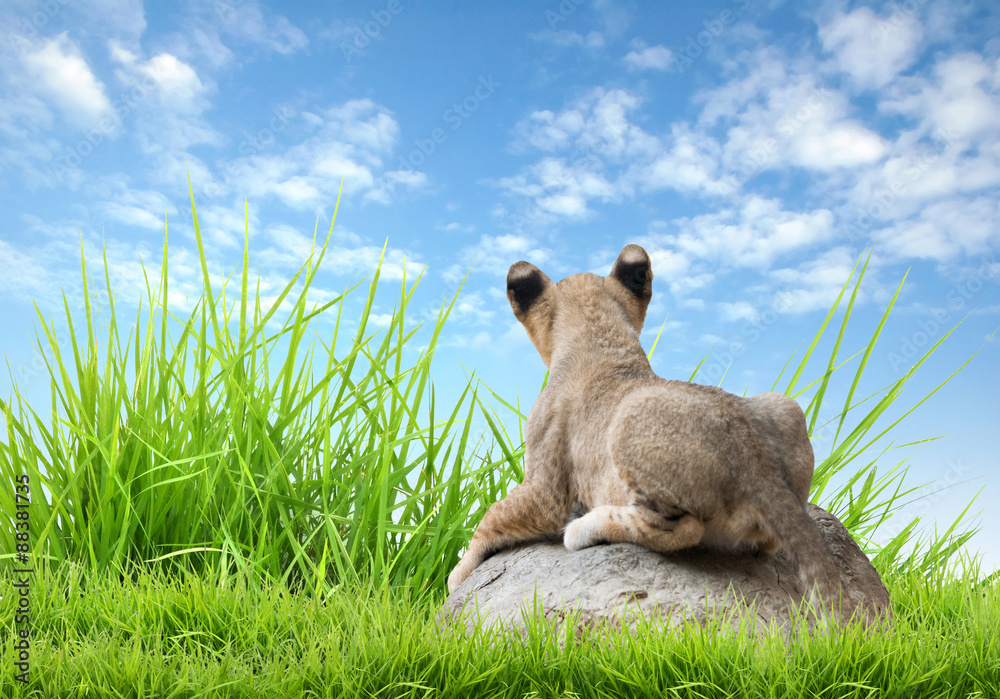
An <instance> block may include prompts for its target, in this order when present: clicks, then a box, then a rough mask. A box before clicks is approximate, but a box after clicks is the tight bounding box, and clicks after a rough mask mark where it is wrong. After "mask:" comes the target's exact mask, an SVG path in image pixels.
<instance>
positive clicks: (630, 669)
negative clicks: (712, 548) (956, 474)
mask: <svg viewBox="0 0 1000 699" xmlns="http://www.w3.org/2000/svg"><path fill="white" fill-rule="evenodd" d="M886 582H887V583H888V587H889V590H890V594H891V595H892V596H893V598H894V600H895V606H896V611H897V617H896V629H895V631H894V632H892V633H887V634H878V635H875V636H874V637H871V638H865V637H864V636H863V635H861V634H860V633H858V631H857V630H850V631H847V632H845V633H842V634H840V635H839V636H837V637H824V636H819V635H816V636H813V637H808V636H801V637H800V638H799V639H798V640H797V641H795V642H794V643H792V644H790V645H786V641H785V639H784V637H783V636H781V635H777V634H776V635H773V636H770V637H768V638H766V639H765V640H764V641H763V642H762V643H760V644H759V645H758V644H755V643H753V642H749V641H748V640H747V639H746V638H742V637H734V636H732V635H728V636H727V635H722V634H719V633H717V629H712V628H709V629H706V630H694V631H690V632H687V633H682V634H672V633H662V632H653V633H649V632H648V631H651V630H650V629H645V631H647V632H646V633H643V632H642V631H643V629H640V632H639V633H636V634H628V633H620V632H615V631H606V632H605V635H603V636H589V635H587V636H584V637H583V638H582V639H581V640H580V641H579V642H576V641H573V640H569V642H566V641H567V639H566V638H565V637H562V636H560V635H558V634H556V633H553V632H551V631H549V630H547V629H546V628H545V627H543V626H535V627H534V628H533V630H532V632H531V633H530V635H529V636H528V637H527V638H525V639H522V638H521V637H520V636H517V635H510V636H501V637H499V638H497V637H496V636H494V635H491V634H490V633H488V632H486V631H483V630H480V631H477V632H475V633H473V634H471V635H470V634H468V633H467V632H465V631H463V630H445V631H439V630H438V629H437V627H436V625H435V615H436V613H437V606H436V602H437V600H435V601H434V603H431V600H428V599H426V598H424V597H414V596H413V595H412V594H410V593H408V592H407V591H406V590H405V589H401V588H378V589H376V588H372V587H364V586H362V587H360V588H353V589H347V588H344V589H342V590H340V591H338V592H336V593H334V594H332V595H330V596H328V597H327V598H325V599H324V600H322V601H320V600H319V599H318V598H316V597H315V596H314V597H312V598H311V599H306V598H305V597H303V596H302V595H296V594H294V593H290V592H289V591H288V589H287V587H285V586H282V585H281V584H265V585H259V584H258V585H251V584H247V582H246V581H245V580H243V579H242V578H241V577H240V576H236V577H235V578H231V579H230V580H229V581H228V582H227V583H225V584H224V585H220V584H218V581H217V579H216V576H211V575H208V576H198V575H182V576H176V575H166V574H165V573H163V572H159V573H144V574H140V575H138V576H137V577H135V578H134V579H130V578H127V577H122V576H120V575H118V574H115V573H107V572H105V573H85V572H84V571H83V569H81V568H76V569H72V570H71V569H68V568H61V569H60V570H59V571H57V572H55V573H52V574H44V575H42V576H41V577H39V578H38V579H36V580H34V582H33V584H34V590H35V594H34V597H33V601H32V604H33V608H34V614H35V618H36V621H35V634H34V636H33V638H32V650H31V652H32V662H33V663H34V668H33V670H32V672H31V684H30V685H29V686H28V687H26V688H20V687H19V688H18V690H17V691H16V693H15V692H11V693H10V694H4V696H32V695H33V696H41V697H46V698H53V699H54V698H55V697H86V696H90V697H95V696H100V697H104V696H108V697H168V696H169V697H178V698H180V697H375V696H379V697H383V696H384V697H462V698H465V697H468V698H472V697H523V696H539V697H559V696H568V697H573V696H579V697H692V698H694V697H734V698H748V699H749V698H751V697H788V696H815V697H901V698H902V697H905V698H908V699H909V698H917V697H956V698H958V697H996V696H1000V637H998V636H997V635H996V634H995V628H994V626H995V620H996V619H997V618H998V617H1000V584H998V583H997V581H996V580H994V581H993V582H992V584H989V585H986V584H984V585H981V586H979V587H973V586H971V585H969V584H966V583H964V582H962V581H961V580H958V579H956V578H954V577H951V576H947V575H942V574H938V575H932V576H930V577H928V576H926V575H925V574H923V573H919V572H912V573H910V574H908V575H905V576H892V575H890V576H887V577H886ZM0 591H2V594H3V601H2V602H0V614H2V616H0V618H3V619H10V618H12V615H13V608H12V607H13V604H12V603H11V601H10V600H12V599H13V598H14V596H12V595H11V593H12V592H13V590H12V589H11V588H10V587H9V585H6V584H2V585H0ZM14 672H15V671H14V669H13V667H12V663H10V662H9V661H8V660H6V659H5V661H4V662H3V663H2V664H0V687H7V688H9V687H13V686H15V685H16V683H15V682H14V681H13V674H14ZM532 693H535V694H532Z"/></svg>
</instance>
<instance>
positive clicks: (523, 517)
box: [448, 245, 840, 605]
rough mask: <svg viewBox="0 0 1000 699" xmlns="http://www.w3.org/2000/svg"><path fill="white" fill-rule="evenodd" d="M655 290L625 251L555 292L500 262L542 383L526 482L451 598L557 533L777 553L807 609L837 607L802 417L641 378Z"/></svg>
mask: <svg viewBox="0 0 1000 699" xmlns="http://www.w3.org/2000/svg"><path fill="white" fill-rule="evenodd" d="M652 282H653V274H652V271H651V270H650V262H649V256H648V255H647V254H646V251H645V250H643V249H642V248H641V247H639V246H638V245H629V246H627V247H626V248H625V249H624V250H622V252H621V254H620V255H619V256H618V259H617V260H616V261H615V264H614V266H613V267H612V268H611V274H610V275H609V276H607V277H599V276H597V275H594V274H574V275H573V276H571V277H567V278H566V279H563V280H562V281H561V282H559V283H557V284H556V283H553V282H552V281H551V280H550V279H549V278H548V277H547V276H546V275H545V274H544V273H543V272H542V271H541V270H540V269H538V268H537V267H535V266H534V265H531V264H529V263H527V262H518V263H516V264H514V265H513V266H512V267H511V268H510V272H509V273H508V274H507V298H508V299H509V300H510V305H511V308H512V309H513V311H514V315H515V316H516V317H517V319H518V320H519V321H520V322H521V323H522V324H523V325H524V327H525V329H526V330H527V331H528V337H530V338H531V341H532V343H533V344H534V345H535V347H536V348H537V349H538V352H539V353H540V354H541V355H542V361H544V362H545V364H546V366H548V368H549V381H548V384H547V386H546V387H545V390H543V391H542V393H541V395H540V396H539V397H538V400H537V401H535V405H534V407H533V408H532V410H531V414H530V416H529V417H528V424H527V431H526V434H525V442H526V455H525V466H524V482H523V483H521V484H520V485H518V486H517V487H515V488H514V489H513V490H511V491H510V493H509V494H508V495H507V497H506V498H504V499H503V500H501V501H500V502H498V503H496V504H495V505H493V506H492V507H490V508H489V510H488V511H487V512H486V515H485V516H484V517H483V520H482V522H480V524H479V527H478V528H477V529H476V533H475V535H474V536H473V537H472V541H471V542H470V544H469V548H468V551H467V552H466V554H465V556H464V557H463V558H462V560H461V562H460V563H459V564H458V565H457V566H456V567H455V569H454V570H453V571H452V573H451V575H450V576H449V578H448V588H449V590H452V591H454V590H455V588H456V587H458V586H459V585H460V584H461V583H462V581H464V580H465V579H466V578H467V577H468V576H469V574H470V573H472V571H473V570H474V569H475V568H476V566H478V565H479V564H480V563H482V562H483V560H485V559H486V558H487V557H488V556H490V555H491V554H493V553H495V552H496V551H498V550H500V549H503V548H506V547H509V546H512V545H514V544H518V543H522V542H526V541H531V540H538V539H545V538H550V537H553V536H559V535H560V534H562V535H563V539H564V542H565V545H566V548H568V549H570V550H571V551H576V550H579V549H582V548H586V547H588V546H593V545H595V544H601V543H615V542H634V543H636V544H640V545H642V546H645V547H647V548H650V549H653V550H655V551H661V552H664V553H667V552H670V551H677V550H678V549H683V548H687V547H689V546H694V545H695V544H705V545H708V546H712V547H716V548H719V547H721V548H726V549H738V548H745V547H746V546H747V545H750V546H754V547H757V548H759V549H760V550H762V551H764V552H767V553H770V552H773V551H776V550H777V549H779V548H780V547H782V546H783V547H785V549H786V550H787V551H788V552H789V553H790V554H791V556H792V557H793V558H794V559H795V560H796V561H797V563H798V566H799V571H800V576H801V580H802V584H803V588H804V590H805V591H807V592H809V593H810V599H811V600H812V601H814V602H815V601H816V600H815V595H816V594H817V593H818V594H819V596H820V597H821V598H822V600H823V601H824V603H826V604H828V605H833V604H835V602H836V600H837V599H838V597H839V593H840V578H839V575H838V572H837V567H836V565H835V563H834V560H833V557H832V555H831V554H830V550H829V549H828V548H827V546H826V544H825V542H824V541H823V538H822V537H821V536H820V533H819V531H818V530H817V528H816V526H815V524H814V523H813V521H812V519H811V518H810V517H809V516H808V515H807V514H806V511H805V503H806V499H807V497H808V495H809V486H810V484H811V482H812V473H813V450H812V445H811V444H810V443H809V435H808V433H807V430H806V422H805V417H804V415H803V413H802V409H801V408H800V407H799V405H798V403H796V402H795V401H794V400H792V399H791V398H787V397H786V396H784V395H781V394H778V393H764V394H761V395H758V396H752V397H750V398H741V397H739V396H735V395H732V394H730V393H727V392H726V391H723V390H722V389H719V388H714V387H710V386H699V385H697V384H691V383H687V382H684V381H667V380H665V379H662V378H660V377H659V376H657V375H656V374H654V373H653V370H652V368H651V367H650V366H649V361H648V360H647V358H646V353H645V352H644V351H643V349H642V347H641V345H640V344H639V333H640V331H641V330H642V324H643V321H644V320H645V317H646V307H647V306H648V305H649V299H650V297H651V295H652ZM580 513H586V514H583V516H582V517H579V518H578V519H574V520H572V521H570V519H571V516H572V515H575V514H580Z"/></svg>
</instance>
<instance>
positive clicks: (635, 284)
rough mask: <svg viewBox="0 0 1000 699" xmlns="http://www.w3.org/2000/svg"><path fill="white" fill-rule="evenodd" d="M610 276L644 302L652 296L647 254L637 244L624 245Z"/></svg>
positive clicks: (651, 275) (651, 271) (651, 276)
mask: <svg viewBox="0 0 1000 699" xmlns="http://www.w3.org/2000/svg"><path fill="white" fill-rule="evenodd" d="M611 276H612V277H614V278H615V279H617V280H618V281H619V282H620V283H621V285H622V286H624V287H625V288H626V289H628V290H629V291H630V292H632V294H633V295H635V296H636V297H637V298H638V299H640V300H641V301H643V302H644V303H649V299H650V298H652V296H653V270H652V269H651V267H650V263H649V255H647V254H646V251H645V250H643V249H642V248H641V247H639V246H638V245H626V246H625V249H624V250H622V251H621V254H620V255H618V259H617V260H615V264H614V266H613V267H612V268H611Z"/></svg>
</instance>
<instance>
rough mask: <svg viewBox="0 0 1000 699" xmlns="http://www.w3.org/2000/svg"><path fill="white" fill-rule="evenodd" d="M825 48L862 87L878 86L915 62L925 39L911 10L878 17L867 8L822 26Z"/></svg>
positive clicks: (859, 9) (821, 33)
mask: <svg viewBox="0 0 1000 699" xmlns="http://www.w3.org/2000/svg"><path fill="white" fill-rule="evenodd" d="M819 36H820V39H821V40H822V42H823V48H824V49H826V50H827V51H829V52H832V53H833V54H834V55H835V57H836V61H837V64H838V66H839V67H840V69H841V70H842V71H844V72H846V73H848V74H849V75H850V76H851V77H852V78H853V80H854V81H855V82H856V83H857V84H858V85H859V86H860V87H863V88H879V87H882V86H884V85H885V84H886V83H888V82H889V81H890V80H892V79H893V78H894V77H896V75H898V74H899V73H900V72H901V71H903V70H905V69H906V68H908V67H909V66H910V65H912V63H913V61H914V60H915V59H916V57H917V54H918V47H919V44H920V41H921V39H922V38H923V28H922V27H921V25H920V21H919V20H918V19H917V18H916V17H915V16H914V14H912V13H906V12H896V13H895V14H893V15H891V16H889V17H878V16H876V15H875V13H874V12H872V11H871V10H870V9H868V8H867V7H859V8H858V9H856V10H854V11H852V12H850V13H849V14H838V15H837V16H836V17H834V19H833V20H831V21H830V22H829V23H827V24H824V25H823V26H821V27H820V28H819Z"/></svg>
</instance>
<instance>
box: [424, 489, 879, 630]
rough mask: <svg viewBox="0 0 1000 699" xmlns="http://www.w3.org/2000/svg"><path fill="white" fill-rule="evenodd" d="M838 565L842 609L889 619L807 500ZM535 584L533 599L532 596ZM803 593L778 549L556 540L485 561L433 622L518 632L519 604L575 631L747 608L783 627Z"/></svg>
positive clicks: (842, 543) (863, 562)
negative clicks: (664, 550)
mask: <svg viewBox="0 0 1000 699" xmlns="http://www.w3.org/2000/svg"><path fill="white" fill-rule="evenodd" d="M808 512H809V515H810V516H811V517H812V518H813V520H814V521H815V523H816V525H817V527H818V528H819V530H820V533H821V534H822V535H823V538H824V539H825V540H826V543H827V546H829V547H830V551H831V552H832V553H833V556H834V558H835V559H836V561H837V566H838V568H839V569H840V576H841V583H842V586H843V589H844V591H845V598H844V599H845V604H844V607H845V609H846V608H848V607H849V606H851V607H853V609H855V610H857V613H858V614H860V615H861V618H862V620H863V622H864V624H865V626H867V627H872V626H874V625H878V624H881V623H886V624H891V623H892V605H891V602H890V600H889V593H888V591H887V590H886V589H885V586H884V585H883V584H882V580H881V578H879V575H878V573H877V572H876V571H875V568H874V567H873V566H872V565H871V563H870V562H869V561H868V558H867V557H866V556H865V554H864V552H863V551H862V550H861V548H860V547H859V546H858V545H857V543H855V541H854V540H853V539H852V538H851V535H850V534H849V533H848V532H847V530H846V529H845V528H844V526H843V525H842V524H841V523H840V522H839V521H838V520H837V518H836V517H834V516H833V515H831V514H830V513H829V512H826V511H825V510H823V509H821V508H819V507H816V506H815V505H809V506H808ZM536 589H537V598H536V592H535V591H536ZM801 600H802V590H801V589H800V588H799V576H798V573H797V570H796V568H795V565H794V563H793V562H792V560H791V559H790V557H788V556H787V555H786V554H785V553H784V551H778V552H777V553H774V554H771V555H766V554H733V553H722V552H717V551H709V550H705V549H700V548H695V549H689V550H686V551H680V552H677V553H674V554H670V555H663V554H659V553H656V552H654V551H650V550H648V549H644V548H642V547H640V546H637V545H635V544H611V545H605V546H595V547H593V548H589V549H584V550H582V551H575V552H573V551H567V550H566V549H565V548H564V547H563V546H562V544H561V543H536V544H530V545H526V546H521V547H518V548H514V549H510V550H507V551H502V552H500V553H498V554H496V555H494V556H492V557H491V558H489V559H487V560H486V561H485V562H484V563H483V564H482V565H481V566H479V568H477V569H476V570H475V571H474V572H473V574H472V575H471V576H470V577H469V578H468V579H467V580H466V581H465V582H463V583H462V584H461V585H460V586H459V587H458V589H457V590H455V592H454V593H453V594H452V595H450V596H449V597H448V599H447V600H446V601H445V603H444V606H443V607H442V609H441V614H440V616H439V619H440V620H441V621H443V622H450V623H455V622H458V621H462V620H464V621H465V623H466V624H467V625H468V626H470V627H471V626H472V625H474V623H475V617H476V615H477V614H478V615H479V616H480V617H481V618H482V620H483V621H484V622H485V624H486V625H490V624H494V623H496V622H500V623H501V624H503V625H504V626H507V627H508V628H512V629H520V630H523V629H524V613H523V611H522V610H524V609H527V610H532V609H536V610H541V612H542V613H544V615H545V617H546V618H547V619H549V620H551V621H554V622H555V623H556V625H557V626H561V624H562V623H563V622H564V620H565V618H566V616H567V614H568V613H570V612H571V611H575V612H577V613H578V616H574V618H575V619H576V623H577V627H578V630H579V629H580V628H581V627H596V626H600V625H602V624H610V625H612V626H622V625H627V626H629V627H630V628H633V629H634V628H635V624H636V621H637V619H639V618H640V617H641V616H645V617H646V618H650V617H654V618H658V619H660V620H661V621H663V622H665V623H666V624H668V625H670V626H678V625H682V624H686V623H691V622H695V623H698V624H705V622H706V620H707V619H709V618H711V617H712V616H713V615H716V614H718V615H720V616H722V618H723V619H729V620H731V621H732V623H736V620H737V619H738V618H739V617H740V616H744V615H745V613H746V612H748V611H749V608H750V607H753V612H752V614H754V616H755V619H756V620H759V621H761V622H763V623H762V624H757V625H755V626H754V629H755V630H756V631H758V632H762V631H763V630H764V628H766V626H767V625H768V623H770V622H771V621H776V622H777V623H778V624H781V625H784V624H785V622H787V621H788V620H789V618H790V617H793V616H794V615H795V614H796V607H797V605H799V604H800V602H801Z"/></svg>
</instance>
